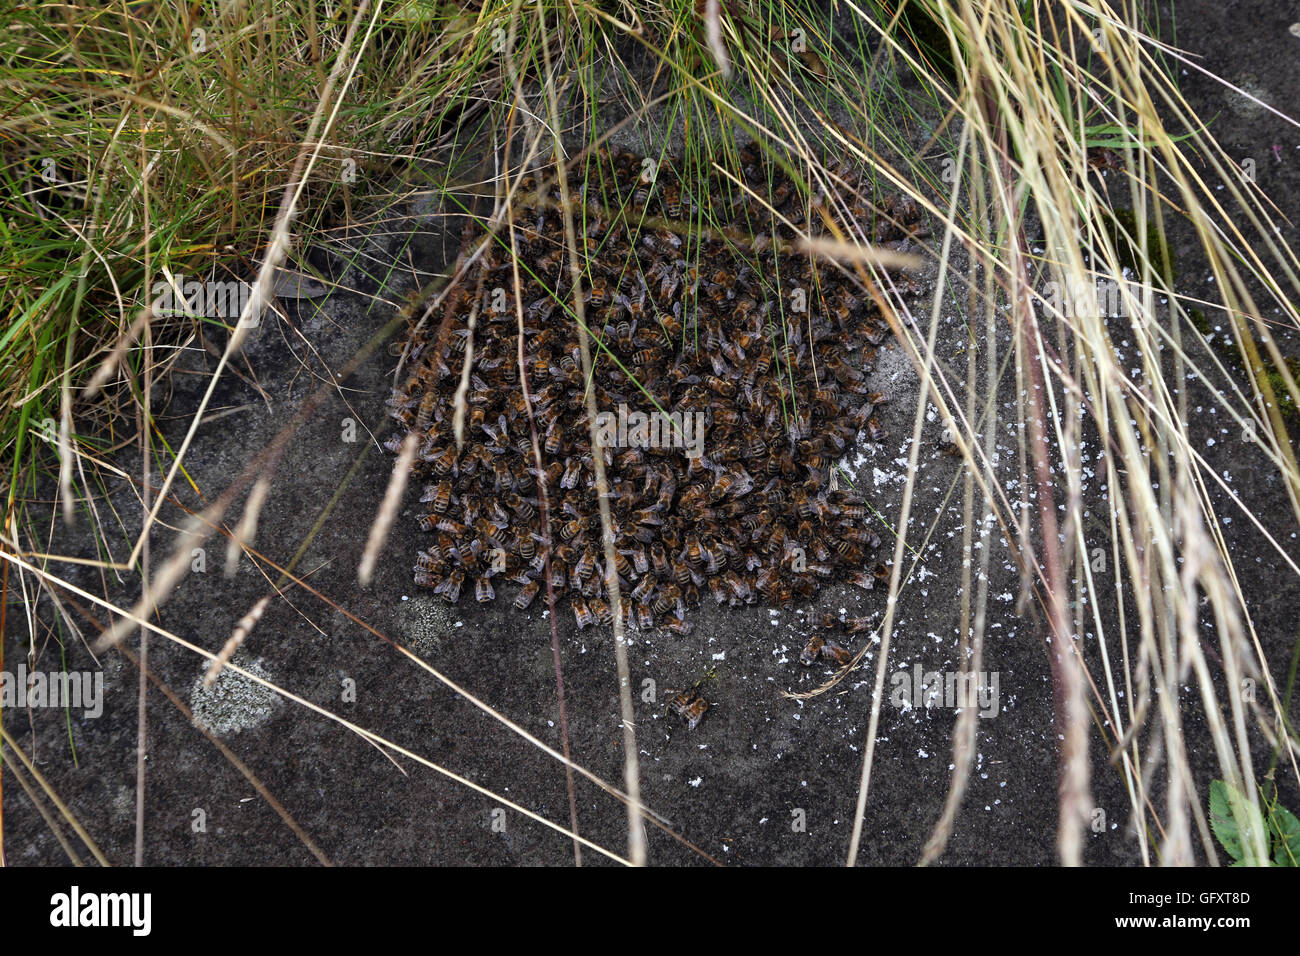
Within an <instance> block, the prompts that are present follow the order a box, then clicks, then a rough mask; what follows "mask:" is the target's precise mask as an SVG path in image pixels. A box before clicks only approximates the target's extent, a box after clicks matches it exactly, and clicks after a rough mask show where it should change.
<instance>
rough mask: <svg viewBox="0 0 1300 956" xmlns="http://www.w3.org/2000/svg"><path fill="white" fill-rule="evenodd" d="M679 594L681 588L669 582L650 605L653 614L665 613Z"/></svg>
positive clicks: (679, 596)
mask: <svg viewBox="0 0 1300 956" xmlns="http://www.w3.org/2000/svg"><path fill="white" fill-rule="evenodd" d="M681 596H682V591H681V588H679V587H678V586H677V585H676V584H670V585H668V586H667V587H666V588H664V589H663V591H661V592H660V594H659V597H658V598H656V599H655V602H654V604H652V605H651V607H652V608H653V609H654V612H655V614H667V613H668V612H669V611H671V610H672V608H673V605H674V604H676V603H677V601H678V600H679V599H680V598H681Z"/></svg>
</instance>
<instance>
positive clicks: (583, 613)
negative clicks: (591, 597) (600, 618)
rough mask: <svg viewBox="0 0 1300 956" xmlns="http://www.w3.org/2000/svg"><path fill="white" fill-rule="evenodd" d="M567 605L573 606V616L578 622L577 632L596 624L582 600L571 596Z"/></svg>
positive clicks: (594, 616)
mask: <svg viewBox="0 0 1300 956" xmlns="http://www.w3.org/2000/svg"><path fill="white" fill-rule="evenodd" d="M569 603H570V604H572V606H573V616H574V618H575V620H576V621H577V622H578V630H582V629H583V628H584V627H586V626H587V625H589V624H595V623H596V615H594V614H592V613H591V608H589V607H588V606H587V602H586V601H584V600H583V599H582V598H580V597H578V596H577V595H573V596H571V597H570V598H569Z"/></svg>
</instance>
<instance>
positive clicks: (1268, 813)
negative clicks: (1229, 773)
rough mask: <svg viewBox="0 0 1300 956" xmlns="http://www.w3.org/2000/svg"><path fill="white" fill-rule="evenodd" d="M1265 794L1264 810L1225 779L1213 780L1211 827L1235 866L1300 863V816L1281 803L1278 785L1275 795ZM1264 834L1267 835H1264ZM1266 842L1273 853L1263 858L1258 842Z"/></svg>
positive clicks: (1291, 864) (1274, 788) (1274, 790)
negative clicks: (1251, 802) (1299, 818)
mask: <svg viewBox="0 0 1300 956" xmlns="http://www.w3.org/2000/svg"><path fill="white" fill-rule="evenodd" d="M1260 796H1261V797H1262V798H1263V799H1262V801H1261V803H1260V807H1261V808H1262V810H1263V811H1264V812H1263V813H1261V812H1260V810H1259V809H1256V808H1255V807H1253V806H1252V805H1251V804H1250V801H1248V800H1247V799H1246V797H1245V795H1244V794H1243V793H1242V792H1241V791H1239V790H1237V789H1236V788H1235V787H1233V786H1231V785H1229V784H1227V783H1225V782H1224V781H1222V780H1215V781H1213V782H1211V784H1210V827H1211V829H1213V830H1214V835H1215V836H1216V837H1218V840H1219V843H1221V844H1222V845H1223V849H1224V850H1225V851H1226V852H1227V854H1228V856H1230V857H1232V860H1233V863H1232V865H1233V866H1297V865H1300V864H1297V862H1296V861H1297V857H1300V820H1297V819H1296V816H1295V814H1294V813H1292V812H1291V811H1290V810H1288V809H1286V807H1283V806H1281V805H1279V804H1278V802H1277V785H1276V784H1274V785H1273V795H1272V797H1271V798H1269V797H1266V796H1265V795H1264V792H1263V788H1262V787H1261V788H1260ZM1260 834H1262V836H1263V839H1262V840H1261V839H1260ZM1261 842H1262V843H1263V845H1264V846H1266V847H1267V848H1268V850H1269V854H1270V855H1269V857H1268V858H1267V859H1261V858H1260V857H1259V855H1258V849H1257V848H1258V846H1259V845H1260V844H1261Z"/></svg>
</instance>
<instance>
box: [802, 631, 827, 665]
mask: <svg viewBox="0 0 1300 956" xmlns="http://www.w3.org/2000/svg"><path fill="white" fill-rule="evenodd" d="M825 646H826V641H825V640H824V639H823V638H821V637H818V636H817V635H816V634H814V635H813V636H812V637H810V638H808V643H807V645H805V647H804V649H803V650H802V651H800V653H799V661H800V663H802V664H803V665H804V667H811V666H812V665H813V664H815V663H817V658H818V657H819V656H820V655H821V651H822V648H823V647H825Z"/></svg>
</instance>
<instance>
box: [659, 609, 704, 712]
mask: <svg viewBox="0 0 1300 956" xmlns="http://www.w3.org/2000/svg"><path fill="white" fill-rule="evenodd" d="M664 627H666V628H668V630H670V631H675V632H676V633H678V634H681V635H683V636H685V635H687V634H690V633H691V631H693V630H694V629H695V628H694V625H692V624H691V623H690V622H689V621H684V620H681V619H680V618H676V617H670V618H667V619H666V620H665V621H664ZM705 709H706V710H707V709H708V705H707V704H706V705H705ZM696 723H699V721H696Z"/></svg>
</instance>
